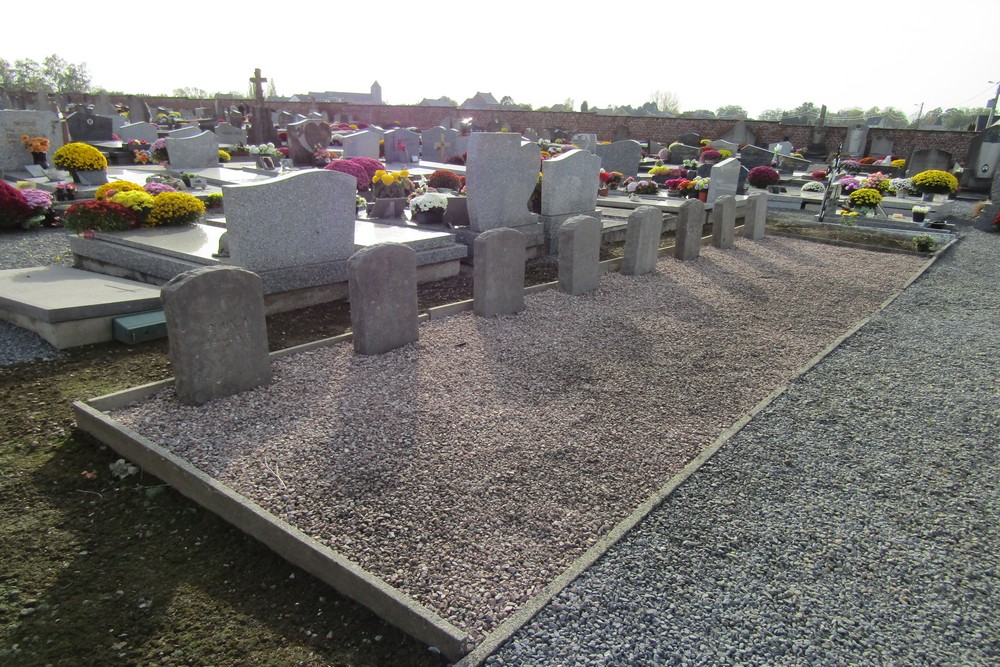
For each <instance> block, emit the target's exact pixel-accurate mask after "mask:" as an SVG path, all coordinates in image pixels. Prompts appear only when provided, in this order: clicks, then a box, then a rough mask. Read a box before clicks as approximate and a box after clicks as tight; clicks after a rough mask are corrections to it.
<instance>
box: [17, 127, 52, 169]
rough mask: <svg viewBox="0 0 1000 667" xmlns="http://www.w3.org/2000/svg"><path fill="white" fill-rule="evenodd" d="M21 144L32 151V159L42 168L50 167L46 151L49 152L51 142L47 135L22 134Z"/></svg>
mask: <svg viewBox="0 0 1000 667" xmlns="http://www.w3.org/2000/svg"><path fill="white" fill-rule="evenodd" d="M21 144H22V145H23V146H24V149H25V150H26V151H28V152H29V153H31V159H32V160H33V161H34V163H35V164H37V165H38V166H40V167H41V168H42V169H48V167H49V161H48V158H47V157H46V153H48V152H49V147H50V146H51V144H50V143H49V140H48V139H47V138H46V137H31V136H28V135H27V134H22V135H21Z"/></svg>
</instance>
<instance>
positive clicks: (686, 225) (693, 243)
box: [674, 199, 705, 262]
mask: <svg viewBox="0 0 1000 667" xmlns="http://www.w3.org/2000/svg"><path fill="white" fill-rule="evenodd" d="M704 225H705V205H704V204H702V203H701V202H700V201H698V200H697V199H688V200H687V201H686V202H684V203H683V204H681V211H680V215H679V216H678V218H677V237H676V239H674V258H675V259H679V260H682V261H685V262H686V261H690V260H692V259H697V258H698V255H699V254H701V232H702V229H703V228H704Z"/></svg>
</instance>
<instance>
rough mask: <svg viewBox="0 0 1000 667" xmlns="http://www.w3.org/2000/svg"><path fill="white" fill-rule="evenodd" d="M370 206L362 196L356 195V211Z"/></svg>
mask: <svg viewBox="0 0 1000 667" xmlns="http://www.w3.org/2000/svg"><path fill="white" fill-rule="evenodd" d="M367 206H368V200H367V199H365V198H364V197H362V196H361V195H356V196H355V197H354V208H355V210H358V211H360V210H362V209H364V208H366V207H367Z"/></svg>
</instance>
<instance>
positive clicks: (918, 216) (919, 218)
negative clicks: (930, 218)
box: [913, 211, 927, 222]
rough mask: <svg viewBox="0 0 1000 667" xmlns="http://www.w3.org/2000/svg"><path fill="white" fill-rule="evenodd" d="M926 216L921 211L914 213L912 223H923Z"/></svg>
mask: <svg viewBox="0 0 1000 667" xmlns="http://www.w3.org/2000/svg"><path fill="white" fill-rule="evenodd" d="M926 215H927V214H926V213H924V212H923V211H914V212H913V222H923V221H924V216H926Z"/></svg>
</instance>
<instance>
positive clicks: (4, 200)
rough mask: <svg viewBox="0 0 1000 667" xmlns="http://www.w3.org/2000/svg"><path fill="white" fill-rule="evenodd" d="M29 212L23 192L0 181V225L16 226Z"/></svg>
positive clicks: (27, 216)
mask: <svg viewBox="0 0 1000 667" xmlns="http://www.w3.org/2000/svg"><path fill="white" fill-rule="evenodd" d="M31 214H32V210H31V206H30V205H29V204H28V201H27V199H26V198H25V196H24V192H22V191H21V190H18V189H17V188H15V187H14V186H13V185H11V184H10V183H7V182H6V181H0V227H18V226H20V225H21V224H22V223H23V222H24V221H25V220H27V219H28V218H30V217H31Z"/></svg>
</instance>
